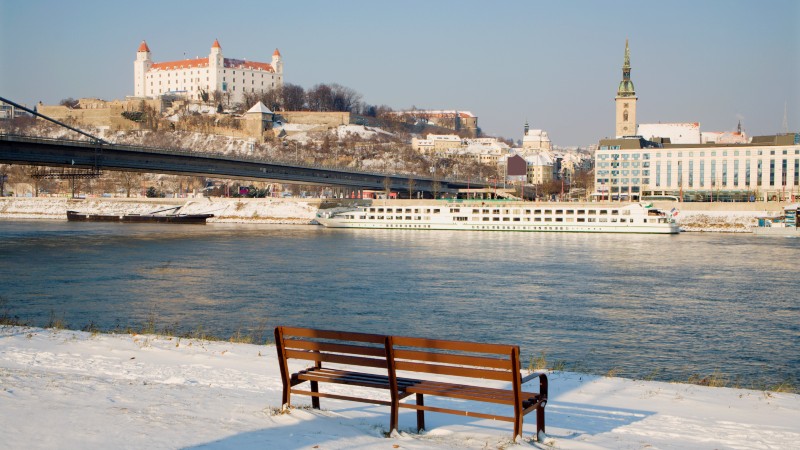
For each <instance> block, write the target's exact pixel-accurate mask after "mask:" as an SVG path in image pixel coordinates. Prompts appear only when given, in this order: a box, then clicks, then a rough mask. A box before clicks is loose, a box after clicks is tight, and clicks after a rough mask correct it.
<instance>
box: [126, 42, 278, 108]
mask: <svg viewBox="0 0 800 450" xmlns="http://www.w3.org/2000/svg"><path fill="white" fill-rule="evenodd" d="M133 74H134V77H133V78H134V96H135V97H149V98H154V97H158V96H162V95H178V96H183V97H185V98H188V99H192V100H200V99H201V98H202V97H203V95H204V94H206V95H208V96H209V97H212V95H213V93H214V92H215V91H218V92H220V93H222V95H223V96H224V98H225V99H226V100H227V101H229V102H233V103H236V102H240V101H242V98H243V96H244V93H245V92H247V93H258V92H267V91H269V90H271V89H274V88H276V87H279V86H282V85H283V60H282V57H281V53H280V52H279V51H278V49H275V51H274V52H273V54H272V62H271V63H264V62H256V61H247V60H243V59H232V58H225V57H223V55H222V47H221V46H220V45H219V41H217V40H214V43H213V44H212V46H211V53H210V54H209V55H208V58H196V59H184V60H178V61H167V62H154V61H153V59H152V55H151V52H150V48H149V47H148V46H147V43H146V42H145V41H142V43H141V44H140V45H139V49H138V51H137V52H136V61H134V63H133Z"/></svg>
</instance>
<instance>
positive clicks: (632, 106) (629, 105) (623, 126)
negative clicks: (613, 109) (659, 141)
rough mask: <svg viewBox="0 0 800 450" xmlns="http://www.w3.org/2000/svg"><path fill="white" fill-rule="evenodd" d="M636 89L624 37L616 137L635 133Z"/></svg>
mask: <svg viewBox="0 0 800 450" xmlns="http://www.w3.org/2000/svg"><path fill="white" fill-rule="evenodd" d="M636 100H637V99H636V90H635V89H634V88H633V81H631V52H630V49H629V48H628V40H627V39H625V61H624V63H623V64H622V81H620V82H619V88H618V89H617V97H616V103H617V119H616V137H618V138H619V137H622V136H633V135H635V134H636Z"/></svg>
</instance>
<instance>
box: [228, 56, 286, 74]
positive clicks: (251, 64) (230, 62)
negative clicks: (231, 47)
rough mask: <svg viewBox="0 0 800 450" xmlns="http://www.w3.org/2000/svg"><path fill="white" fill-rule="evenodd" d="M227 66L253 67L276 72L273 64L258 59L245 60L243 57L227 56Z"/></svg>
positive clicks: (237, 67)
mask: <svg viewBox="0 0 800 450" xmlns="http://www.w3.org/2000/svg"><path fill="white" fill-rule="evenodd" d="M225 67H226V68H229V69H253V70H266V71H267V72H275V69H273V68H272V64H269V63H263V62H256V61H245V60H243V59H233V58H225Z"/></svg>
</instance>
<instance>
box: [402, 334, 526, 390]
mask: <svg viewBox="0 0 800 450" xmlns="http://www.w3.org/2000/svg"><path fill="white" fill-rule="evenodd" d="M389 341H390V346H391V349H392V352H391V353H392V357H393V359H394V361H393V362H394V367H395V370H397V371H399V372H400V371H405V372H417V373H431V374H437V375H449V376H458V377H468V378H482V379H490V380H500V381H507V382H511V383H512V384H513V385H515V386H519V380H520V362H519V346H516V345H501V344H484V343H478V342H465V341H448V340H440V339H426V338H415V337H404V336H390V337H389ZM398 376H404V375H403V374H398Z"/></svg>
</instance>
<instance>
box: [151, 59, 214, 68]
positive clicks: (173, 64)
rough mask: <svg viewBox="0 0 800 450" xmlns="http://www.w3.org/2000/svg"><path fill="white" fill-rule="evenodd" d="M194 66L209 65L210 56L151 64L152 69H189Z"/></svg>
mask: <svg viewBox="0 0 800 450" xmlns="http://www.w3.org/2000/svg"><path fill="white" fill-rule="evenodd" d="M192 67H208V58H197V59H183V60H180V61H166V62H159V63H153V65H152V66H150V70H172V69H189V68H192Z"/></svg>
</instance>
